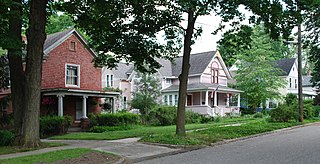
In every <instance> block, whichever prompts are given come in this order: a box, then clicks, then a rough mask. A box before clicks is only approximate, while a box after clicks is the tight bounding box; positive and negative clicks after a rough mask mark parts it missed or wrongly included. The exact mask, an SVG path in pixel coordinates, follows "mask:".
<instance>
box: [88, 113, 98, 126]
mask: <svg viewBox="0 0 320 164" xmlns="http://www.w3.org/2000/svg"><path fill="white" fill-rule="evenodd" d="M88 118H89V120H90V123H89V127H93V126H97V125H98V121H97V115H95V114H94V113H89V115H88Z"/></svg>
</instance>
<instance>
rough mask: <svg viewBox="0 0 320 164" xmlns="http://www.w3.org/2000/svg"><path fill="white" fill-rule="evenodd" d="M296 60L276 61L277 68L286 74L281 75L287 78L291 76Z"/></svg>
mask: <svg viewBox="0 0 320 164" xmlns="http://www.w3.org/2000/svg"><path fill="white" fill-rule="evenodd" d="M295 61H296V58H289V59H281V60H276V66H275V67H276V68H280V69H282V70H283V71H284V72H283V73H282V74H281V76H287V75H289V73H290V71H291V68H292V67H293V65H294V64H295Z"/></svg>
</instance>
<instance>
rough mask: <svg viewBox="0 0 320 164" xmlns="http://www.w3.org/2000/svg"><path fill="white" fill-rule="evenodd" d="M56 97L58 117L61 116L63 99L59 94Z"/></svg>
mask: <svg viewBox="0 0 320 164" xmlns="http://www.w3.org/2000/svg"><path fill="white" fill-rule="evenodd" d="M57 97H58V116H63V97H64V95H62V94H59V95H57Z"/></svg>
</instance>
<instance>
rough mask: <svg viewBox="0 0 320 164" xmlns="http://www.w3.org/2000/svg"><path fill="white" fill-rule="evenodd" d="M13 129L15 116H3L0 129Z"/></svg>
mask: <svg viewBox="0 0 320 164" xmlns="http://www.w3.org/2000/svg"><path fill="white" fill-rule="evenodd" d="M12 127H13V114H3V115H2V116H0V128H1V129H10V128H12Z"/></svg>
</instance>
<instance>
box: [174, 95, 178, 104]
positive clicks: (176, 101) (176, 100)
mask: <svg viewBox="0 0 320 164" xmlns="http://www.w3.org/2000/svg"><path fill="white" fill-rule="evenodd" d="M174 105H178V95H174Z"/></svg>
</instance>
